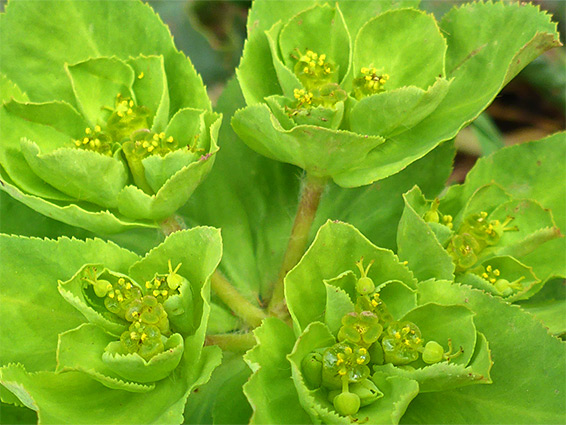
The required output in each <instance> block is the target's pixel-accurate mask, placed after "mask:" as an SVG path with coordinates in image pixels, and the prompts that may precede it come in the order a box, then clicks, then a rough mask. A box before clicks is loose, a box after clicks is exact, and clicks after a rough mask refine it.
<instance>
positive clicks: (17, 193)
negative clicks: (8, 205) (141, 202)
mask: <svg viewBox="0 0 566 425" xmlns="http://www.w3.org/2000/svg"><path fill="white" fill-rule="evenodd" d="M0 177H1V179H0V186H1V188H2V190H4V191H5V192H6V193H8V194H10V196H11V197H12V198H14V199H16V200H18V201H20V202H22V203H24V204H25V205H27V206H28V207H30V208H32V209H33V210H35V211H37V212H40V213H41V214H44V215H46V216H47V217H51V218H54V219H56V220H59V221H62V222H63V223H66V224H69V225H71V226H77V227H80V228H83V229H87V230H89V231H91V232H93V233H98V234H100V233H101V234H112V233H119V232H123V231H126V230H128V229H135V228H156V227H157V225H156V224H155V223H150V222H147V221H142V220H138V221H130V220H128V219H125V218H123V217H122V216H120V215H114V214H112V213H110V212H109V211H96V210H95V209H94V208H93V207H92V206H91V205H88V204H80V205H77V204H70V205H66V206H60V205H59V204H56V203H52V202H49V201H47V200H45V199H42V198H40V197H37V196H33V195H30V194H27V193H25V192H22V191H21V190H20V189H18V188H17V187H16V186H14V185H13V183H12V181H11V180H10V179H9V178H8V177H7V176H6V175H5V174H4V173H3V171H2V169H1V168H0ZM93 210H94V211H93Z"/></svg>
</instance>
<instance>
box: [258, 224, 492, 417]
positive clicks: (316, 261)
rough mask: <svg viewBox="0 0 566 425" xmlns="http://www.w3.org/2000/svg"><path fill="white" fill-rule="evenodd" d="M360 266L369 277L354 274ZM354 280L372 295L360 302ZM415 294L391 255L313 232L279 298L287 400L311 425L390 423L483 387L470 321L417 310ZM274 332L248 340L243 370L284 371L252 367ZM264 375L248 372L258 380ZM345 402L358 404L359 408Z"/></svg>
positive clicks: (348, 232)
mask: <svg viewBox="0 0 566 425" xmlns="http://www.w3.org/2000/svg"><path fill="white" fill-rule="evenodd" d="M361 259H363V260H361ZM364 262H365V263H366V264H367V263H368V262H371V263H372V267H371V268H363V267H362V264H363V263H364ZM360 271H361V273H360ZM358 274H359V276H358ZM360 277H361V278H364V277H370V278H371V279H372V281H373V282H375V291H372V292H371V293H369V294H368V293H359V292H358V291H357V290H356V288H357V286H358V285H357V281H358V279H359V278H360ZM418 288H419V286H418V283H417V281H416V280H415V279H414V277H413V274H412V272H411V271H410V270H409V269H408V268H407V267H406V266H405V265H404V264H403V263H401V262H400V261H399V260H398V259H397V258H396V256H395V255H394V254H393V253H392V252H391V251H388V250H385V249H381V248H377V247H375V246H374V245H372V244H371V243H370V242H369V241H368V240H367V239H365V238H364V237H363V236H362V235H361V234H360V233H359V232H357V231H356V230H355V229H354V228H353V227H351V226H349V225H346V224H343V223H330V222H329V223H327V224H326V225H324V226H323V227H322V228H321V229H320V230H319V233H318V235H317V237H316V238H315V241H314V243H313V245H312V246H311V247H310V248H309V250H308V251H307V253H306V254H305V256H304V257H303V259H302V260H301V262H300V263H299V264H298V265H297V266H296V267H295V268H294V269H293V270H292V271H291V272H290V273H289V275H288V276H287V278H286V289H285V290H286V299H287V301H288V306H289V311H290V313H291V316H292V317H293V321H294V329H295V334H296V335H297V339H296V340H295V337H292V336H291V337H290V343H289V345H288V346H287V348H286V350H291V348H290V347H291V346H293V348H292V350H291V351H287V354H288V356H287V358H288V361H289V362H290V371H289V372H287V374H288V373H291V375H292V377H293V381H294V384H295V388H294V391H292V393H294V394H296V395H294V396H292V397H291V395H289V396H288V397H289V398H290V399H291V398H292V399H293V400H294V403H299V404H300V405H301V406H302V408H303V409H304V410H305V411H306V413H307V414H308V415H309V417H310V419H311V420H312V421H313V422H314V423H319V422H323V423H349V422H350V419H349V418H348V416H351V417H352V418H357V419H359V420H361V419H363V418H365V417H368V418H369V421H370V422H372V423H383V422H386V423H391V422H393V423H397V422H398V421H399V419H400V417H401V416H402V415H403V413H404V411H405V409H406V408H407V406H408V405H409V403H410V401H411V400H412V399H413V398H414V397H415V396H416V395H417V394H418V393H419V391H420V392H431V391H444V390H448V389H451V388H455V387H461V386H466V385H469V384H474V383H491V379H490V369H491V366H492V362H491V355H490V349H489V345H488V342H487V341H486V339H485V337H484V336H483V334H482V333H481V331H479V329H477V328H476V325H475V323H474V313H473V312H472V311H471V310H470V309H469V308H467V307H466V306H465V305H439V304H436V303H434V302H427V303H421V302H419V301H418V294H419V289H418ZM278 327H279V325H278V324H277V322H275V321H273V322H269V323H265V324H264V326H263V327H262V328H264V330H263V331H262V333H260V332H259V331H258V332H257V333H256V336H257V338H258V342H259V343H260V346H258V347H257V348H255V349H253V350H252V351H251V352H250V353H248V354H247V359H248V362H249V363H250V366H251V367H252V369H255V368H256V366H255V363H258V364H259V366H260V368H261V369H260V371H261V370H262V369H266V368H267V369H269V368H270V367H278V368H280V369H283V368H288V366H284V364H285V361H284V360H279V361H278V362H277V363H276V364H277V366H270V364H268V363H266V362H265V361H264V360H262V359H261V354H260V353H261V345H262V342H263V341H264V340H265V338H267V336H265V335H264V333H265V332H268V333H270V332H274V333H275V334H279V333H282V334H283V335H286V334H287V332H283V331H282V330H280V329H277V328H278ZM284 338H287V337H284ZM291 341H294V342H291ZM429 342H434V343H436V344H437V345H439V346H441V347H442V348H443V350H442V352H441V353H440V356H438V355H437V356H436V357H435V358H434V359H433V360H434V361H431V356H430V353H429V351H430V349H429V351H427V350H426V349H425V344H426V343H429ZM429 346H430V344H429ZM425 352H426V357H425V354H424V353H425ZM267 373H268V372H267V371H266V370H264V371H262V372H257V377H258V379H259V377H260V376H261V375H262V374H267ZM254 376H255V375H254ZM252 382H253V380H251V381H250V384H248V392H247V393H248V397H250V395H251V394H250V392H251V388H252V387H253V386H254V384H252ZM286 391H287V390H286ZM289 391H290V390H289ZM349 394H356V396H357V397H358V398H360V403H359V405H358V403H357V401H356V400H357V398H356V396H353V395H349ZM360 394H361V395H360ZM372 394H374V395H372ZM378 394H381V395H379V396H378ZM250 400H251V402H252V406H255V405H256V402H258V399H257V398H256V397H255V396H253V395H251V397H250ZM256 414H258V415H259V413H258V412H257V411H256ZM272 420H273V419H272Z"/></svg>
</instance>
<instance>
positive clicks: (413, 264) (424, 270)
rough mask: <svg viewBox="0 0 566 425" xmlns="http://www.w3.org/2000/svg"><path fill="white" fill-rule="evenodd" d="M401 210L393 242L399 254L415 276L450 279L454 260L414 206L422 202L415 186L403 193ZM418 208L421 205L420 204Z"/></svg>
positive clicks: (452, 276)
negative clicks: (395, 240)
mask: <svg viewBox="0 0 566 425" xmlns="http://www.w3.org/2000/svg"><path fill="white" fill-rule="evenodd" d="M403 199H404V200H405V210H404V211H403V216H402V217H401V221H400V222H399V230H398V232H397V246H398V247H399V258H401V259H402V260H406V261H408V262H409V268H410V269H411V270H412V271H413V273H414V274H415V277H417V278H418V279H419V280H427V279H431V278H437V279H447V280H453V279H454V263H453V262H452V259H451V258H450V255H448V253H447V252H446V250H445V249H444V248H443V247H442V245H440V243H439V242H438V239H437V238H436V236H435V234H434V232H433V231H432V230H431V229H430V227H429V226H428V224H427V223H426V222H425V221H424V219H423V218H422V217H421V216H420V214H417V212H416V211H415V207H414V206H417V205H423V204H424V203H425V200H424V197H423V196H422V194H421V192H420V190H419V188H418V187H415V188H414V189H412V190H411V191H410V192H408V193H406V194H405V195H403ZM421 208H422V207H421Z"/></svg>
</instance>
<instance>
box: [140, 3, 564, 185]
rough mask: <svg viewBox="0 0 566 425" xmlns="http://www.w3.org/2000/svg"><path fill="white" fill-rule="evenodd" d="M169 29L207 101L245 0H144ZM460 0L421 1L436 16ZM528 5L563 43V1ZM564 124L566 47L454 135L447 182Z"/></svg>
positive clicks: (220, 83)
mask: <svg viewBox="0 0 566 425" xmlns="http://www.w3.org/2000/svg"><path fill="white" fill-rule="evenodd" d="M148 3H149V4H150V5H151V6H152V7H153V8H154V9H155V10H156V12H157V13H159V15H161V17H162V18H163V20H164V21H165V22H166V23H167V24H168V25H169V27H170V28H171V32H172V34H173V36H174V38H175V42H176V44H177V46H178V47H179V48H180V49H181V50H183V51H184V52H185V54H187V55H188V56H189V57H190V58H191V60H192V61H193V63H194V65H195V67H196V69H197V71H199V72H200V74H201V75H202V77H203V79H204V82H205V84H206V85H207V87H208V91H209V94H210V96H211V98H212V99H213V102H214V101H215V100H216V99H217V98H218V96H219V95H220V93H221V92H222V89H223V87H224V85H225V84H226V81H227V80H228V79H229V78H230V77H231V76H232V75H233V74H234V69H235V68H236V67H237V65H238V62H239V58H240V55H241V52H242V48H243V45H244V40H245V37H246V28H245V26H246V19H247V11H248V8H249V7H250V6H251V1H229V0H217V1H198V0H174V1H170V0H157V1H148ZM463 3H466V1H464V0H422V1H421V6H422V8H423V9H425V10H427V11H429V12H432V13H434V14H435V16H436V18H437V19H440V18H441V17H442V15H444V14H445V13H446V12H448V11H449V10H450V9H451V8H452V7H453V6H455V5H459V4H463ZM532 3H534V4H537V5H539V6H540V8H541V9H544V10H547V11H548V12H549V13H551V14H552V15H553V16H554V18H553V20H554V21H555V22H558V29H559V31H560V34H561V41H562V43H563V44H564V34H565V33H566V28H565V23H566V1H564V0H538V1H536V0H535V1H533V2H532ZM565 128H566V48H564V47H561V48H558V49H553V50H551V51H550V52H547V53H546V54H544V55H543V56H541V57H539V58H537V59H536V60H535V61H534V62H532V63H531V64H529V65H528V66H527V67H526V68H525V69H524V70H523V71H522V72H521V73H520V74H519V75H518V76H517V77H516V78H515V79H514V80H513V81H512V82H511V83H510V84H509V85H508V86H507V87H506V88H505V89H504V90H503V91H502V92H501V93H500V95H499V96H498V97H497V99H496V100H495V101H494V102H493V104H492V105H491V106H490V107H489V108H488V109H487V111H486V112H485V113H484V114H482V115H481V116H480V117H479V118H478V119H477V120H476V121H475V122H474V123H473V124H472V125H470V126H469V127H468V128H466V129H464V130H463V131H462V132H461V133H460V134H459V135H458V137H457V139H456V146H457V147H458V155H457V157H456V164H455V169H454V174H453V176H452V178H451V183H455V182H462V181H463V180H464V177H465V175H466V173H467V172H468V170H469V169H470V168H471V167H472V166H473V164H474V163H475V161H476V159H477V158H478V157H479V156H482V155H487V154H490V153H491V152H493V151H495V150H497V149H499V148H501V147H503V146H506V145H511V144H516V143H521V142H526V141H529V140H536V139H540V138H543V137H545V136H547V135H549V134H552V133H555V132H557V131H561V130H564V129H565Z"/></svg>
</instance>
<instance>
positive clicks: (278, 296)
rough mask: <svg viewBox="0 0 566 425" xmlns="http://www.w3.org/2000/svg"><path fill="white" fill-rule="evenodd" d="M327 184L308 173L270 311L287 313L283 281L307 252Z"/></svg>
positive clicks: (277, 313) (279, 314) (274, 289)
mask: <svg viewBox="0 0 566 425" xmlns="http://www.w3.org/2000/svg"><path fill="white" fill-rule="evenodd" d="M325 186H326V179H323V178H320V177H314V176H312V175H310V174H307V179H306V182H305V185H304V186H303V190H302V193H301V200H300V202H299V208H298V209H297V215H296V216H295V222H294V223H293V230H291V236H290V237H289V244H288V245H287V251H285V255H284V257H283V264H282V265H281V269H280V270H279V276H278V278H277V282H276V283H275V286H274V288H273V296H272V298H271V301H270V303H269V312H270V313H274V314H276V315H278V316H281V315H285V314H286V310H287V307H286V305H285V290H284V284H283V282H284V280H285V276H287V273H289V270H291V269H292V268H293V267H295V266H296V265H297V263H298V262H299V260H300V259H301V257H302V256H303V254H304V253H305V250H306V247H307V243H308V238H309V232H310V229H311V226H312V223H313V221H314V218H315V216H316V210H317V209H318V204H319V202H320V198H321V196H322V192H323V191H324V188H325Z"/></svg>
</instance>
